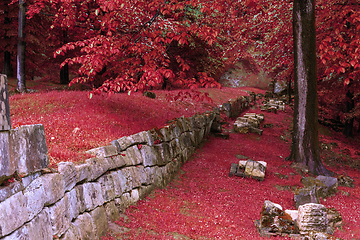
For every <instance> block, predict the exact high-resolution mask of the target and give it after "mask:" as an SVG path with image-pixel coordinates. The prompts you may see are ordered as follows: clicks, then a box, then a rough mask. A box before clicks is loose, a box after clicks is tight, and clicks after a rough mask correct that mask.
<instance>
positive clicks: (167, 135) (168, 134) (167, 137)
mask: <svg viewBox="0 0 360 240" xmlns="http://www.w3.org/2000/svg"><path fill="white" fill-rule="evenodd" d="M159 131H160V132H161V134H162V135H163V136H164V141H166V142H170V141H171V140H172V139H173V135H172V131H171V127H170V126H165V127H162V128H160V129H159Z"/></svg>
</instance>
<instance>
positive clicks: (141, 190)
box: [138, 185, 155, 199]
mask: <svg viewBox="0 0 360 240" xmlns="http://www.w3.org/2000/svg"><path fill="white" fill-rule="evenodd" d="M154 189H155V187H154V186H153V185H146V186H141V187H140V188H138V191H139V198H140V199H144V198H145V197H146V196H147V195H148V194H149V193H150V192H152V191H153V190H154Z"/></svg>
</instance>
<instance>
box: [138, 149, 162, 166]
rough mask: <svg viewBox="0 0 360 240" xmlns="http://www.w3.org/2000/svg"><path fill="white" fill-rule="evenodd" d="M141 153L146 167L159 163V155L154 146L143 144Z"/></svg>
mask: <svg viewBox="0 0 360 240" xmlns="http://www.w3.org/2000/svg"><path fill="white" fill-rule="evenodd" d="M140 153H141V156H142V158H143V165H144V166H145V167H149V166H155V165H157V161H158V158H159V156H158V153H157V152H156V151H155V149H154V147H153V146H148V145H143V146H142V147H141V149H140Z"/></svg>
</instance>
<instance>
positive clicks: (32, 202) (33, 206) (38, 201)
mask: <svg viewBox="0 0 360 240" xmlns="http://www.w3.org/2000/svg"><path fill="white" fill-rule="evenodd" d="M24 195H25V197H26V206H27V210H28V220H30V219H32V218H34V217H35V216H36V215H37V214H39V212H40V211H41V210H42V209H43V208H44V205H45V188H44V185H43V182H42V179H41V178H37V179H35V180H34V181H32V182H31V183H30V184H29V186H27V187H26V188H25V190H24Z"/></svg>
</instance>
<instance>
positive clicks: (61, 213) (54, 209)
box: [48, 195, 71, 237]
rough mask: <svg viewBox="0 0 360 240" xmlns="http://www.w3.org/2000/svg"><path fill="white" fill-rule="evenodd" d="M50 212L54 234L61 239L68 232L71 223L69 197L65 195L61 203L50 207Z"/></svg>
mask: <svg viewBox="0 0 360 240" xmlns="http://www.w3.org/2000/svg"><path fill="white" fill-rule="evenodd" d="M48 212H49V217H50V222H51V227H52V233H53V235H56V236H58V237H60V236H61V235H63V234H64V233H65V232H66V231H67V229H68V228H69V225H70V222H71V219H70V209H69V202H68V195H65V196H64V197H63V198H62V199H61V200H60V201H58V202H56V203H55V204H54V205H52V206H50V207H48Z"/></svg>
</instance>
